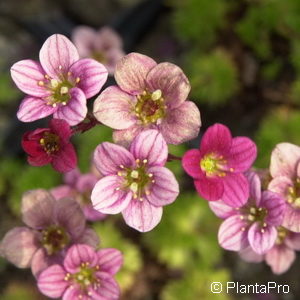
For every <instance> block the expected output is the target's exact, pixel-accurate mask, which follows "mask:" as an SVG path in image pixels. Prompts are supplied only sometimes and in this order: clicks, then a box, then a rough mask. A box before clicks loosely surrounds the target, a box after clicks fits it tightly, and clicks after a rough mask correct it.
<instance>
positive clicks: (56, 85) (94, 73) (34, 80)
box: [11, 34, 107, 126]
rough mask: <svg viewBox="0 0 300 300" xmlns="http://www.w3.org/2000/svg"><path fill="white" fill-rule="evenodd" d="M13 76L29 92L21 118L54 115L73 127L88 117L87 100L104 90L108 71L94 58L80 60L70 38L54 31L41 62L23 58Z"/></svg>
mask: <svg viewBox="0 0 300 300" xmlns="http://www.w3.org/2000/svg"><path fill="white" fill-rule="evenodd" d="M11 76H12V79H13V80H14V82H15V84H16V85H17V86H18V88H19V89H20V90H21V91H23V92H24V93H26V94H28V96H27V97H25V99H24V100H23V101H22V103H21V105H20V107H19V111H18V113H17V117H18V119H19V120H21V121H23V122H32V121H35V120H38V119H42V118H44V117H47V116H49V115H51V114H53V115H54V118H57V119H63V120H66V121H67V122H68V123H69V124H70V125H72V126H73V125H76V124H78V123H80V122H81V121H82V120H84V118H85V116H86V114H87V106H86V99H88V98H91V97H92V96H94V95H96V94H97V93H98V92H99V91H100V89H101V88H102V86H103V85H104V83H105V81H106V79H107V70H106V69H105V67H104V66H103V65H102V64H100V63H98V62H97V61H95V60H93V59H79V54H78V52H77V49H76V48H75V46H74V45H73V44H72V43H71V42H70V40H68V39H67V38H66V37H65V36H63V35H60V34H54V35H52V36H50V37H49V38H48V39H47V40H46V41H45V43H44V44H43V46H42V48H41V50H40V63H39V62H36V61H33V60H30V59H27V60H22V61H19V62H17V63H15V64H14V65H13V66H12V68H11Z"/></svg>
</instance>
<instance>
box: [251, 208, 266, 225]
mask: <svg viewBox="0 0 300 300" xmlns="http://www.w3.org/2000/svg"><path fill="white" fill-rule="evenodd" d="M267 214H268V211H267V209H265V208H264V207H255V206H252V207H250V208H249V211H248V215H247V219H248V220H249V221H250V222H261V223H264V219H265V217H266V216H267Z"/></svg>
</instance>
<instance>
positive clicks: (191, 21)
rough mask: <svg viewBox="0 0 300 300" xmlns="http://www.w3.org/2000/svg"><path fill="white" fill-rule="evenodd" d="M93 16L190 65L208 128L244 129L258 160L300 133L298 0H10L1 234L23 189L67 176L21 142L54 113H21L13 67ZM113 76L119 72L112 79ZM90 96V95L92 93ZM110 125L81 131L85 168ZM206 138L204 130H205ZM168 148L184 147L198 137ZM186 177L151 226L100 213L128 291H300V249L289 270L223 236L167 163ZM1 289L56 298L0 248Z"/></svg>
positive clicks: (0, 35)
mask: <svg viewBox="0 0 300 300" xmlns="http://www.w3.org/2000/svg"><path fill="white" fill-rule="evenodd" d="M79 24H86V25H89V26H92V27H95V28H99V27H101V26H103V25H110V26H113V27H114V28H115V29H116V30H117V31H118V32H119V33H120V34H121V36H122V37H123V38H124V44H125V50H126V51H127V52H131V51H136V52H141V53H144V54H146V55H149V56H151V57H153V58H154V59H156V60H157V61H159V62H161V61H170V62H174V63H176V64H177V65H179V66H180V67H181V68H182V69H183V70H184V72H185V73H186V74H187V76H188V78H189V80H190V82H191V85H192V91H191V94H190V99H191V100H193V101H195V102H196V103H197V105H198V106H199V108H200V111H201V115H202V123H203V126H202V130H201V133H203V132H204V130H205V129H206V128H207V127H208V126H210V125H211V124H213V123H215V122H220V123H224V124H226V125H228V126H229V127H230V128H231V130H232V132H233V134H234V135H246V136H249V137H251V138H253V139H254V140H255V142H256V143H257V146H258V151H259V152H258V159H257V161H256V163H255V165H256V166H257V167H259V168H267V167H268V165H269V159H270V153H271V151H272V149H273V148H274V146H275V145H276V144H277V143H279V142H283V141H286V142H292V143H295V144H298V145H299V144H300V111H299V108H300V1H299V0H240V1H239V0H165V1H159V0H148V1H139V0H89V1H88V4H87V1H84V0H63V1H58V0H56V1H55V0H52V1H51V0H48V1H47V0H10V1H0V201H1V209H0V238H2V237H3V235H4V234H5V232H6V231H8V230H9V229H10V228H12V227H14V226H16V225H19V224H21V221H20V218H19V217H20V199H21V195H22V193H23V192H24V191H26V190H28V189H33V188H47V189H48V188H52V187H55V186H56V185H59V184H61V183H62V178H61V176H60V175H59V174H57V173H56V172H54V171H53V170H52V169H51V167H49V166H47V167H41V168H34V167H31V166H29V165H28V164H27V163H26V157H25V155H24V154H23V152H22V150H21V147H20V141H21V136H22V134H23V133H24V132H25V131H26V130H33V129H35V128H36V127H38V126H39V127H41V126H44V125H45V124H46V123H45V121H39V122H35V123H34V124H22V123H21V122H19V121H18V120H17V119H16V117H15V113H16V110H17V108H18V105H19V103H20V101H21V99H22V96H23V95H22V94H21V93H20V92H19V91H18V90H17V89H16V87H14V85H13V83H12V81H11V79H10V75H9V68H10V66H11V65H12V64H13V63H14V62H16V61H18V60H20V59H24V58H32V59H36V58H37V57H38V51H39V48H40V46H41V44H42V43H43V41H44V40H45V39H46V38H47V36H49V35H50V34H52V33H55V32H60V33H63V34H66V35H70V33H71V31H72V28H74V26H76V25H79ZM109 82H110V84H112V83H113V79H110V81H109ZM91 102H92V100H91ZM111 133H112V131H111V130H110V129H108V128H104V127H100V126H98V127H96V128H94V129H93V130H91V131H89V132H86V133H84V134H81V135H79V136H76V138H75V139H74V142H75V144H76V147H77V152H78V156H79V167H80V169H81V171H82V172H87V171H88V169H89V163H90V157H91V154H92V152H93V150H94V149H95V147H96V146H97V145H98V144H99V143H100V142H102V141H110V140H111ZM199 138H200V137H199ZM199 138H198V139H197V140H196V141H191V142H190V143H188V144H187V145H181V146H177V147H173V146H172V147H170V152H171V153H172V154H175V155H182V154H183V153H184V152H185V151H186V150H187V149H188V148H190V147H196V146H197V145H198V143H199ZM168 167H169V168H170V169H172V170H173V171H174V172H175V174H176V177H177V179H178V181H179V182H180V186H181V194H180V196H179V197H178V199H177V200H176V201H175V203H174V204H172V205H170V206H167V207H165V208H164V215H163V218H162V221H161V223H160V224H159V225H158V226H157V227H156V228H155V229H154V230H153V231H151V232H149V233H144V234H141V233H138V232H136V231H134V230H133V229H131V228H128V227H126V225H125V224H124V222H123V220H122V218H121V217H120V216H110V217H108V218H107V219H105V220H104V221H102V222H98V223H95V224H93V225H92V226H93V227H94V228H95V229H96V230H97V232H98V233H99V235H100V237H101V241H102V246H103V247H116V248H119V249H121V250H122V251H123V252H124V255H125V264H124V267H123V269H122V271H121V272H120V273H119V274H118V276H117V279H118V281H119V283H120V285H121V288H122V300H125V299H126V300H155V299H162V300H198V299H200V300H201V299H203V300H206V299H222V300H223V299H224V300H225V299H245V300H246V299H266V300H267V299H287V300H289V299H300V285H299V284H298V282H299V280H300V279H299V278H300V277H299V271H298V270H299V267H300V261H299V258H298V259H297V260H296V262H295V263H294V264H293V266H292V267H291V269H290V270H289V271H288V272H286V273H285V274H283V275H280V276H275V275H273V274H272V273H271V271H270V269H269V268H268V267H267V266H266V265H265V264H263V263H262V264H248V263H246V262H243V261H242V260H241V259H240V258H239V257H238V255H237V254H236V253H229V252H225V251H223V250H222V249H221V248H220V247H219V246H218V243H217V231H218V226H219V224H220V223H221V221H220V220H219V219H217V218H216V217H215V216H214V215H213V214H212V212H211V211H210V210H209V207H208V205H207V202H206V201H204V200H203V199H200V197H199V196H198V195H197V194H196V193H195V191H194V188H193V182H192V180H191V179H190V178H188V176H186V175H185V174H184V172H183V171H182V168H181V166H180V162H178V161H174V162H170V163H168ZM214 281H219V282H223V283H225V282H226V281H239V282H240V283H241V284H255V283H259V284H266V282H268V281H275V282H277V283H278V284H288V285H289V286H290V293H289V294H281V295H278V294H270V295H247V294H243V295H242V294H235V293H232V294H226V293H221V294H213V293H211V292H210V284H211V282H214ZM0 299H1V300H18V299H20V300H38V299H46V298H45V297H43V296H42V295H40V294H39V292H38V291H37V288H36V285H35V281H34V279H33V277H32V276H31V272H30V270H19V269H17V268H15V267H14V266H12V265H11V264H9V263H8V262H6V261H5V260H3V259H0Z"/></svg>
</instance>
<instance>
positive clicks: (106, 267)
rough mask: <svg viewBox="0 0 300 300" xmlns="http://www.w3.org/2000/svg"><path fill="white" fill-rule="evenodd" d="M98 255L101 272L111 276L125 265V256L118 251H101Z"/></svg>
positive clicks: (107, 249)
mask: <svg viewBox="0 0 300 300" xmlns="http://www.w3.org/2000/svg"><path fill="white" fill-rule="evenodd" d="M97 255H98V265H99V267H100V270H101V271H103V272H107V273H109V274H111V275H114V274H116V273H117V272H118V271H119V269H120V268H121V266H122V264H123V255H122V253H121V251H119V250H117V249H113V248H106V249H101V250H99V251H98V252H97Z"/></svg>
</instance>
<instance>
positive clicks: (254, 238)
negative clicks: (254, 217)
mask: <svg viewBox="0 0 300 300" xmlns="http://www.w3.org/2000/svg"><path fill="white" fill-rule="evenodd" d="M276 238H277V230H276V228H275V227H274V226H267V227H264V228H262V227H261V225H260V224H259V223H258V222H255V223H253V224H252V225H251V226H250V228H249V230H248V240H249V244H250V246H251V247H252V249H253V251H254V252H256V253H257V254H260V255H262V254H265V253H266V252H267V251H269V250H270V249H271V248H272V247H273V246H274V244H275V241H276Z"/></svg>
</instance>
